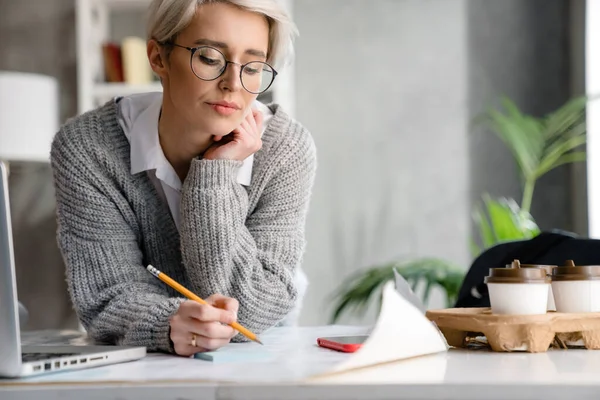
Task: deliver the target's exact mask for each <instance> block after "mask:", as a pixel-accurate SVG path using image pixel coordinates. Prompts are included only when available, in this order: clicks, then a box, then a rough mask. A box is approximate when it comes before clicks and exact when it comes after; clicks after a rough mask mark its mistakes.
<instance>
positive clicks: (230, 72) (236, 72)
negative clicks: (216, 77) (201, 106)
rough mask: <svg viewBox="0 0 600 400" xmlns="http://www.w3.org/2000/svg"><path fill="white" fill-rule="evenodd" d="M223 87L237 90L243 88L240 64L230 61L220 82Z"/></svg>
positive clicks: (233, 90)
mask: <svg viewBox="0 0 600 400" xmlns="http://www.w3.org/2000/svg"><path fill="white" fill-rule="evenodd" d="M220 86H221V89H223V90H229V91H232V92H236V91H238V90H240V89H241V88H242V82H241V81H240V66H239V65H237V64H234V63H228V64H227V66H226V68H225V72H224V73H223V76H222V77H221V82H220Z"/></svg>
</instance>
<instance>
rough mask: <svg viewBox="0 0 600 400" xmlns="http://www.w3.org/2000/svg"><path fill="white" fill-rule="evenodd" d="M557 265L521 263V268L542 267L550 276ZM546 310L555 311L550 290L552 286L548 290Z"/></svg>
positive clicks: (552, 294)
mask: <svg viewBox="0 0 600 400" xmlns="http://www.w3.org/2000/svg"><path fill="white" fill-rule="evenodd" d="M556 267H557V265H543V264H521V268H542V269H543V270H544V271H546V276H547V277H549V278H552V271H553V270H554V268H556ZM546 309H547V310H548V311H556V304H555V303H554V292H553V291H552V286H550V289H549V290H548V307H547V308H546Z"/></svg>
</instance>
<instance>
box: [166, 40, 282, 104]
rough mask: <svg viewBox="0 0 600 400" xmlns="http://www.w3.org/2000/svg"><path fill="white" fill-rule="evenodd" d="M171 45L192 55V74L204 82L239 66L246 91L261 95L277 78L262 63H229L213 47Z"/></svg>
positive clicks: (270, 69) (274, 73)
mask: <svg viewBox="0 0 600 400" xmlns="http://www.w3.org/2000/svg"><path fill="white" fill-rule="evenodd" d="M170 44H171V45H173V46H176V47H181V48H182V49H186V50H188V51H189V52H190V53H191V55H190V67H191V68H192V72H193V73H194V75H196V76H197V77H198V78H199V79H202V80H203V81H214V80H215V79H217V78H218V77H220V76H221V75H223V74H224V73H225V70H226V69H227V66H228V65H229V64H234V65H239V66H240V82H242V86H243V87H244V89H246V90H247V91H248V92H250V93H252V94H261V93H263V92H265V91H266V90H267V89H269V88H270V87H271V85H272V84H273V81H274V80H275V77H276V76H277V71H275V69H273V67H271V66H270V65H269V64H267V63H265V62H262V61H250V62H249V63H246V64H243V65H242V64H238V63H234V62H233V61H227V59H226V58H225V55H224V54H223V53H221V52H220V51H219V50H217V49H215V48H214V47H211V46H200V47H186V46H181V45H179V44H176V43H170Z"/></svg>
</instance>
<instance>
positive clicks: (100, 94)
mask: <svg viewBox="0 0 600 400" xmlns="http://www.w3.org/2000/svg"><path fill="white" fill-rule="evenodd" d="M143 92H162V85H161V84H160V82H154V83H149V84H147V85H131V84H127V83H97V84H95V85H94V88H93V96H94V97H95V98H107V97H115V96H128V95H130V94H135V93H143Z"/></svg>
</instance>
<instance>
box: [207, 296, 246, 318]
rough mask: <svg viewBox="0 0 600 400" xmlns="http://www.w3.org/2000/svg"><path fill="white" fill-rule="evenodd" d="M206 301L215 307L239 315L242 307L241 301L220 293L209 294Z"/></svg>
mask: <svg viewBox="0 0 600 400" xmlns="http://www.w3.org/2000/svg"><path fill="white" fill-rule="evenodd" d="M206 301H207V302H208V303H209V304H211V305H212V306H214V307H217V308H221V309H224V310H228V311H231V312H233V313H234V314H236V315H237V312H238V310H239V309H240V302H239V301H237V300H236V299H234V298H233V297H227V296H223V295H221V294H218V293H215V294H213V295H211V296H209V297H208V298H207V299H206Z"/></svg>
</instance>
